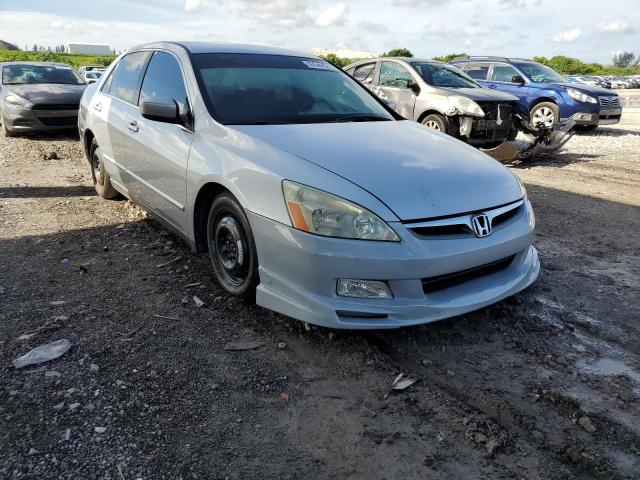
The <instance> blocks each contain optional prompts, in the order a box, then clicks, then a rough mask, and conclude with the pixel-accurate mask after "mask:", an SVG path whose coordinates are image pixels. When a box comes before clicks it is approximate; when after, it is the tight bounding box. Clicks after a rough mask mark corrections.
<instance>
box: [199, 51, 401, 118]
mask: <svg viewBox="0 0 640 480" xmlns="http://www.w3.org/2000/svg"><path fill="white" fill-rule="evenodd" d="M192 63H193V67H194V70H195V72H196V77H197V79H198V84H199V86H200V91H201V92H202V95H203V97H204V99H205V102H206V104H207V107H208V109H209V111H210V113H211V115H212V116H213V117H214V118H215V119H216V120H218V121H219V122H221V123H223V124H227V125H238V124H245V125H246V124H277V123H289V124H292V123H295V124H297V123H325V122H341V121H376V120H392V119H393V116H392V115H391V114H390V113H389V112H388V111H387V110H386V109H385V108H384V107H383V106H382V105H381V104H380V103H379V102H378V101H377V100H376V99H375V98H374V97H373V96H372V95H370V94H369V93H368V92H367V90H365V89H364V88H363V87H362V86H361V85H360V84H358V82H356V81H355V80H353V79H352V78H351V77H349V76H348V75H346V74H344V73H343V72H341V71H340V70H338V69H336V68H335V67H334V66H332V65H331V64H329V63H327V62H325V61H324V60H319V59H316V58H304V57H290V56H280V55H259V54H223V53H206V54H196V55H193V56H192Z"/></svg>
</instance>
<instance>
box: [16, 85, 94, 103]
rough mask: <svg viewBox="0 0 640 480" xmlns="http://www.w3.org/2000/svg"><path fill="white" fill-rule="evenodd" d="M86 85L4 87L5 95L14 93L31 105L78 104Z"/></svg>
mask: <svg viewBox="0 0 640 480" xmlns="http://www.w3.org/2000/svg"><path fill="white" fill-rule="evenodd" d="M85 88H87V86H86V85H64V84H58V83H43V84H41V85H5V86H4V89H5V94H7V93H15V94H16V95H18V96H20V97H22V98H24V99H25V100H27V101H28V102H31V103H80V97H82V92H84V89H85Z"/></svg>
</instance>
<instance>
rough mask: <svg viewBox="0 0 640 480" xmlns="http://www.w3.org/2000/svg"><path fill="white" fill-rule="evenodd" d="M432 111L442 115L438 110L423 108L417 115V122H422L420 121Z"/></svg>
mask: <svg viewBox="0 0 640 480" xmlns="http://www.w3.org/2000/svg"><path fill="white" fill-rule="evenodd" d="M432 113H436V114H438V115H441V116H443V117H444V115H442V114H441V113H440V112H439V111H438V110H425V111H424V112H422V113H421V114H420V116H419V117H418V122H420V123H422V121H423V120H424V119H425V118H426V117H427V115H431V114H432Z"/></svg>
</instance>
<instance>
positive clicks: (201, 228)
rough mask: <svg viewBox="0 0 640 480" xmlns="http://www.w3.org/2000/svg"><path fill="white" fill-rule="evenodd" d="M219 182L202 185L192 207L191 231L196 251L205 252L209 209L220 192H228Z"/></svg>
mask: <svg viewBox="0 0 640 480" xmlns="http://www.w3.org/2000/svg"><path fill="white" fill-rule="evenodd" d="M228 191H229V190H227V189H226V188H225V187H223V186H222V185H220V184H219V183H213V182H212V183H207V184H205V185H203V186H202V188H201V189H200V191H199V192H198V196H197V197H196V202H195V205H194V207H193V233H194V238H195V241H196V243H195V248H196V252H207V251H208V250H209V245H207V221H208V219H209V209H210V208H211V204H212V203H213V201H214V200H215V198H216V197H217V196H218V195H220V194H221V193H224V192H228Z"/></svg>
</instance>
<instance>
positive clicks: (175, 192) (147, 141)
mask: <svg viewBox="0 0 640 480" xmlns="http://www.w3.org/2000/svg"><path fill="white" fill-rule="evenodd" d="M160 98H162V99H172V100H174V101H175V102H176V103H177V104H178V106H179V109H180V111H181V112H186V111H188V109H189V100H188V95H187V89H186V87H185V83H184V78H183V76H182V69H181V68H180V64H179V63H178V59H177V58H176V57H174V56H173V55H172V54H170V53H167V52H160V51H159V52H155V53H154V54H153V57H151V60H150V62H149V66H148V68H147V71H146V73H145V76H144V79H143V81H142V86H141V88H140V100H139V104H140V105H141V104H142V102H144V101H145V100H153V99H160ZM127 124H128V126H129V134H128V136H127V140H126V149H127V155H128V156H127V173H128V176H129V181H128V185H129V187H130V191H131V193H132V194H133V196H135V197H136V198H137V199H138V200H139V201H141V202H142V203H144V204H145V205H146V206H148V207H149V208H150V209H152V210H153V211H155V212H156V213H157V214H158V215H160V216H161V217H162V218H163V219H164V220H166V221H168V222H169V223H171V224H172V225H173V226H174V227H176V228H177V229H179V230H180V231H182V232H183V233H185V234H186V233H187V224H188V222H187V215H186V211H185V206H186V201H187V161H188V159H189V150H190V149H191V142H192V141H193V135H194V134H193V132H192V131H191V130H190V129H187V128H185V127H184V126H182V125H179V124H174V123H165V122H158V121H155V120H149V119H147V118H144V117H143V116H142V115H141V114H140V109H139V108H135V109H132V110H131V112H130V114H129V117H128V119H127Z"/></svg>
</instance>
